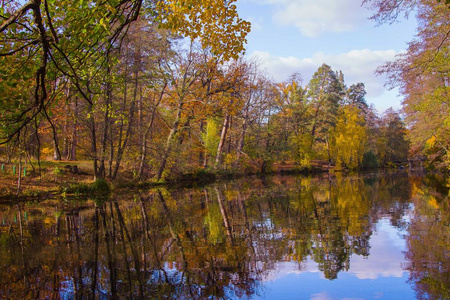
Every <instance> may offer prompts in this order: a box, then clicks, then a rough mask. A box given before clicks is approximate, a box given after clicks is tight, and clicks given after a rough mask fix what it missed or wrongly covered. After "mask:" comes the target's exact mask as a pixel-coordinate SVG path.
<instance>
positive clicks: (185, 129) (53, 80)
mask: <svg viewBox="0 0 450 300" xmlns="http://www.w3.org/2000/svg"><path fill="white" fill-rule="evenodd" d="M363 5H365V6H367V7H369V8H370V9H372V10H373V12H374V15H373V19H374V20H375V21H376V22H380V23H390V22H395V21H396V20H397V19H398V18H401V17H403V15H405V16H407V15H408V14H409V13H411V12H414V13H415V14H416V15H417V19H418V26H419V28H418V30H417V35H416V37H415V39H414V40H412V41H411V42H410V43H409V45H408V49H407V51H406V52H405V53H403V54H401V55H399V56H397V59H396V60H395V61H393V62H388V63H386V64H385V65H384V66H380V68H379V69H378V72H379V73H380V74H386V75H387V76H388V79H389V82H388V85H389V86H391V87H399V88H400V92H401V94H402V95H403V96H404V102H403V110H402V111H395V110H393V109H389V110H387V111H386V112H385V113H384V114H382V115H378V113H377V112H376V110H375V109H374V107H373V106H372V105H368V103H367V102H366V100H365V95H366V91H365V86H364V82H363V81H364V78H361V82H360V83H357V84H351V85H349V86H348V85H347V84H346V83H345V76H344V75H345V74H343V73H342V72H341V71H340V70H333V69H332V68H331V67H330V66H329V65H327V64H326V62H324V64H323V65H321V66H320V67H319V68H318V69H317V71H316V72H315V73H314V75H313V77H312V78H311V80H309V81H308V82H306V81H304V79H303V78H302V74H297V73H296V74H292V75H291V76H290V77H289V78H290V79H289V80H287V81H285V82H275V81H274V80H273V79H272V78H271V77H270V75H268V74H266V73H265V72H264V70H262V69H261V68H260V66H259V65H258V62H257V61H253V60H251V59H248V58H246V57H245V56H244V52H245V43H246V36H247V34H248V33H249V32H250V30H251V24H250V23H249V22H247V21H245V20H243V19H241V18H240V17H239V15H238V13H237V7H236V5H235V1H233V0H231V1H219V0H208V1H200V0H186V1H175V0H167V1H156V2H155V1H146V0H111V1H106V2H104V1H97V0H94V1H83V0H79V1H68V0H30V1H28V2H20V1H8V0H3V1H0V33H1V35H0V60H1V63H0V95H1V96H0V143H1V145H0V157H1V161H2V172H3V173H5V172H6V171H5V168H7V167H9V166H12V165H14V172H16V167H15V166H16V165H17V172H18V174H19V182H20V178H21V176H22V174H24V175H25V172H24V168H26V167H27V166H28V170H29V173H28V174H30V173H31V174H33V173H34V174H36V175H39V176H42V174H41V171H40V170H41V164H42V166H44V165H45V164H44V162H45V161H63V162H64V164H70V165H77V163H78V162H81V161H83V162H87V163H88V164H89V165H90V168H89V170H90V171H91V174H90V175H92V176H93V178H108V179H110V180H117V179H119V178H132V179H133V180H136V181H147V180H151V181H154V182H161V181H164V180H168V179H173V178H179V177H181V176H183V175H186V174H191V175H192V174H200V173H205V172H211V173H231V174H233V173H239V174H255V173H267V172H271V171H274V170H275V169H276V168H275V166H276V165H277V166H280V165H281V166H282V165H289V166H292V169H294V170H297V171H308V170H312V169H315V168H318V167H320V168H325V167H326V168H332V169H335V170H361V169H371V168H380V167H383V168H384V167H390V168H399V167H402V168H403V167H410V164H408V161H409V162H410V163H411V162H412V161H420V162H424V165H425V166H427V167H429V168H432V169H438V170H443V171H447V170H448V167H449V165H450V157H449V154H450V153H449V147H450V144H449V143H450V139H449V138H448V137H449V135H450V119H449V116H450V114H449V105H448V100H449V89H450V88H449V86H450V67H449V66H450V63H449V51H450V48H449V44H450V38H449V36H450V22H449V17H448V16H449V7H448V3H445V2H444V1H442V2H441V1H436V0H420V1H414V0H404V1H401V0H389V1H388V0H365V1H363ZM287 76H288V74H287ZM30 170H33V171H32V172H30ZM77 170H78V169H77ZM83 171H86V170H83ZM52 172H53V174H58V172H62V170H61V169H60V168H59V167H58V165H55V167H54V169H53V170H52ZM28 176H29V175H28ZM192 176H194V175H192ZM91 178H92V177H91Z"/></svg>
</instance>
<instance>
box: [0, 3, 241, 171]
mask: <svg viewBox="0 0 450 300" xmlns="http://www.w3.org/2000/svg"><path fill="white" fill-rule="evenodd" d="M233 2H234V1H230V2H226V3H224V2H222V1H213V2H208V3H207V4H205V3H204V2H201V1H194V0H193V1H188V2H185V3H183V4H182V5H179V4H177V3H175V2H173V1H160V2H158V3H157V4H154V3H153V2H151V1H143V0H126V1H118V0H117V1H108V3H91V2H84V1H79V2H76V3H72V2H70V3H69V2H67V1H64V0H58V1H54V2H49V1H40V0H30V1H28V2H26V3H23V4H17V3H15V2H2V6H1V11H0V15H1V17H2V23H1V25H0V33H1V34H2V37H1V38H2V45H4V46H3V48H2V49H1V52H0V54H1V58H2V66H4V70H2V75H3V77H2V86H3V89H5V94H6V95H10V96H8V97H7V98H4V99H5V100H4V101H5V104H4V107H5V108H8V107H9V109H5V112H8V111H9V112H10V113H8V114H5V115H4V116H3V118H2V119H3V120H2V123H3V124H4V125H5V126H6V128H7V130H4V131H3V133H4V135H3V142H8V141H9V140H11V138H12V137H14V136H15V135H17V134H18V133H19V132H20V131H21V130H22V129H23V128H24V126H25V125H26V124H29V123H31V122H32V121H33V120H34V119H35V118H36V117H37V116H38V115H39V114H42V115H43V116H45V117H46V118H47V119H48V121H49V122H50V116H49V114H48V113H47V110H48V109H49V108H51V103H53V102H54V99H55V95H56V94H57V93H58V92H59V88H56V89H54V90H52V89H51V88H50V84H51V83H55V86H56V87H59V86H58V84H57V83H58V80H57V79H58V78H61V77H64V78H65V79H67V80H69V81H70V83H71V84H72V85H73V86H74V87H75V88H76V90H77V92H78V93H79V95H80V99H82V100H83V101H84V102H85V103H86V106H85V107H86V112H85V113H86V114H87V115H88V119H89V130H90V136H91V151H90V156H91V158H92V159H93V161H94V171H95V176H99V177H103V176H105V174H106V172H105V166H104V160H105V155H106V154H107V153H106V149H107V142H108V141H110V140H111V138H112V137H111V132H110V130H111V127H110V126H109V124H110V123H111V120H112V118H111V117H110V113H111V103H112V102H111V101H112V98H113V95H112V94H111V93H112V91H111V88H112V82H111V80H112V76H111V75H113V74H112V72H113V70H112V69H113V65H114V64H115V63H116V58H117V52H118V51H119V49H120V47H121V46H122V41H123V38H124V37H125V36H126V35H127V33H128V29H129V26H130V24H132V23H133V22H135V21H136V20H137V19H138V18H139V17H140V16H142V17H144V16H145V19H146V20H147V21H148V22H151V23H154V24H156V25H161V26H163V27H166V28H168V29H170V30H171V31H173V32H174V33H175V34H182V35H185V36H189V37H190V38H192V39H198V40H200V41H201V42H202V45H203V47H204V48H208V49H210V51H211V52H213V53H215V54H217V55H219V56H220V57H221V58H222V59H223V60H228V59H230V58H237V56H238V55H239V53H241V52H242V51H243V49H244V48H243V45H244V43H245V39H246V35H247V33H248V32H249V30H250V24H249V23H248V22H246V21H244V20H242V19H240V18H239V16H238V15H237V12H236V6H235V5H234V4H233ZM219 13H220V14H221V15H223V16H224V17H223V18H214V17H213V16H214V15H218V14H219ZM24 81H29V82H30V83H31V84H29V85H27V88H26V89H23V90H22V92H20V93H17V91H16V90H15V89H18V88H20V86H22V85H23V84H24ZM14 101H16V102H17V101H21V102H22V103H21V104H20V105H16V106H10V104H12V103H14ZM14 108H15V109H14ZM19 108H20V109H19ZM100 110H101V112H100ZM98 116H103V117H101V118H100V119H99V120H98ZM127 131H128V132H129V130H128V129H126V130H125V131H124V132H127ZM125 140H126V139H125ZM125 140H122V145H121V146H120V147H119V151H118V152H117V156H116V157H117V158H119V157H120V156H121V155H122V154H121V153H122V152H123V149H122V148H125V147H126V144H127V143H126V142H125ZM110 154H111V153H110ZM117 161H118V162H120V159H118V160H117ZM114 173H115V171H114Z"/></svg>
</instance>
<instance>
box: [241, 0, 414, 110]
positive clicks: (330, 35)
mask: <svg viewBox="0 0 450 300" xmlns="http://www.w3.org/2000/svg"><path fill="white" fill-rule="evenodd" d="M236 6H237V7H238V11H239V15H240V16H241V17H242V18H243V19H245V20H247V21H250V22H251V23H252V32H251V33H250V34H249V36H248V43H247V47H246V48H247V51H246V55H247V56H248V57H256V58H257V61H258V62H259V63H260V65H261V68H262V69H263V70H266V71H267V73H269V74H270V75H272V77H273V78H274V80H276V81H284V80H286V79H288V78H289V76H290V75H291V74H292V73H294V72H298V73H300V74H301V75H302V79H303V82H304V84H307V83H308V81H309V80H310V78H311V76H312V74H313V73H314V72H315V71H316V70H317V68H318V67H319V66H320V65H321V64H322V63H326V64H328V65H330V66H331V67H332V69H333V70H336V71H338V70H342V72H343V73H344V75H345V81H346V84H347V86H350V85H351V84H353V83H357V82H363V83H364V84H365V85H366V90H367V96H366V100H367V102H368V103H369V104H370V103H373V104H374V105H375V107H376V108H377V110H378V111H379V112H380V113H382V112H383V111H384V110H386V109H387V108H389V107H393V108H395V109H399V108H401V101H402V97H401V96H398V91H397V90H393V91H388V90H387V89H386V88H385V87H384V83H385V78H383V77H382V76H375V75H374V71H375V69H376V68H377V67H378V66H380V65H382V64H383V63H384V62H386V61H389V60H392V59H393V58H394V57H395V55H396V54H398V53H401V52H403V51H405V49H406V47H407V43H408V41H411V40H412V39H413V37H414V35H415V32H416V21H415V18H414V17H413V16H411V17H410V18H409V19H408V20H403V19H402V20H400V22H398V23H395V24H392V25H388V24H385V25H381V26H377V24H376V23H375V22H374V21H372V20H369V19H368V18H369V17H370V15H371V13H372V12H371V11H369V10H368V9H367V8H366V7H361V0H259V1H258V0H237V4H236Z"/></svg>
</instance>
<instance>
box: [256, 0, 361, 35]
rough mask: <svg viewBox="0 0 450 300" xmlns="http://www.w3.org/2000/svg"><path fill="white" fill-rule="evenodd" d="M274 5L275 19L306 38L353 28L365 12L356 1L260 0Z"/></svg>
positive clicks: (357, 0)
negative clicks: (297, 30)
mask: <svg viewBox="0 0 450 300" xmlns="http://www.w3.org/2000/svg"><path fill="white" fill-rule="evenodd" d="M263 2H264V3H267V4H271V5H273V6H274V7H276V9H275V11H274V13H273V19H274V21H275V22H277V23H278V24H281V25H294V26H295V27H297V28H298V29H299V30H300V32H301V33H302V34H303V35H304V36H307V37H317V36H320V35H321V34H323V33H326V32H333V33H336V32H346V31H352V30H354V29H355V28H356V27H357V26H358V24H361V23H362V22H364V21H366V20H367V18H368V16H369V12H368V11H367V10H366V9H365V8H363V7H361V1H360V0H315V1H311V0H264V1H263Z"/></svg>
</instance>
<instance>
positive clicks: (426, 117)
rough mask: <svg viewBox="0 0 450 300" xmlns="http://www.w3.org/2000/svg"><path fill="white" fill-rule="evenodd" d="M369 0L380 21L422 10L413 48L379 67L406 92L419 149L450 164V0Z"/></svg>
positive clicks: (437, 163)
mask: <svg viewBox="0 0 450 300" xmlns="http://www.w3.org/2000/svg"><path fill="white" fill-rule="evenodd" d="M365 2H366V3H370V4H371V5H372V7H373V8H374V9H375V11H376V13H375V15H374V17H373V18H374V19H376V20H378V21H380V22H386V21H387V22H392V21H394V20H395V19H396V18H397V17H399V15H401V14H406V15H408V14H409V12H410V11H415V12H417V19H418V34H417V36H416V37H415V39H414V40H412V41H411V42H410V43H409V46H408V50H407V52H406V53H404V54H400V55H398V56H397V59H396V60H395V61H393V62H389V63H387V64H386V65H384V66H383V67H381V68H380V69H379V72H380V73H386V74H387V75H388V78H389V81H388V84H389V85H390V86H391V87H399V88H400V91H401V93H402V94H403V95H404V96H405V100H404V102H403V106H404V111H405V113H406V122H407V124H408V126H409V129H410V134H409V138H410V140H411V142H412V147H413V149H415V151H416V153H418V154H420V152H424V153H425V154H426V155H427V156H428V158H429V160H430V161H431V163H432V164H434V165H435V166H438V167H443V168H448V166H449V162H450V160H449V158H448V155H449V154H448V146H449V144H448V140H449V139H448V137H449V128H448V115H449V114H448V111H449V107H448V103H447V102H448V98H449V78H450V73H449V72H450V71H449V70H450V69H449V65H450V61H449V59H448V54H449V45H450V38H449V37H450V34H449V33H450V22H449V17H448V12H449V10H448V6H447V5H446V3H444V1H433V0H421V1H383V0H376V1H365ZM438 2H440V3H438ZM413 9H414V10H413Z"/></svg>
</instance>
